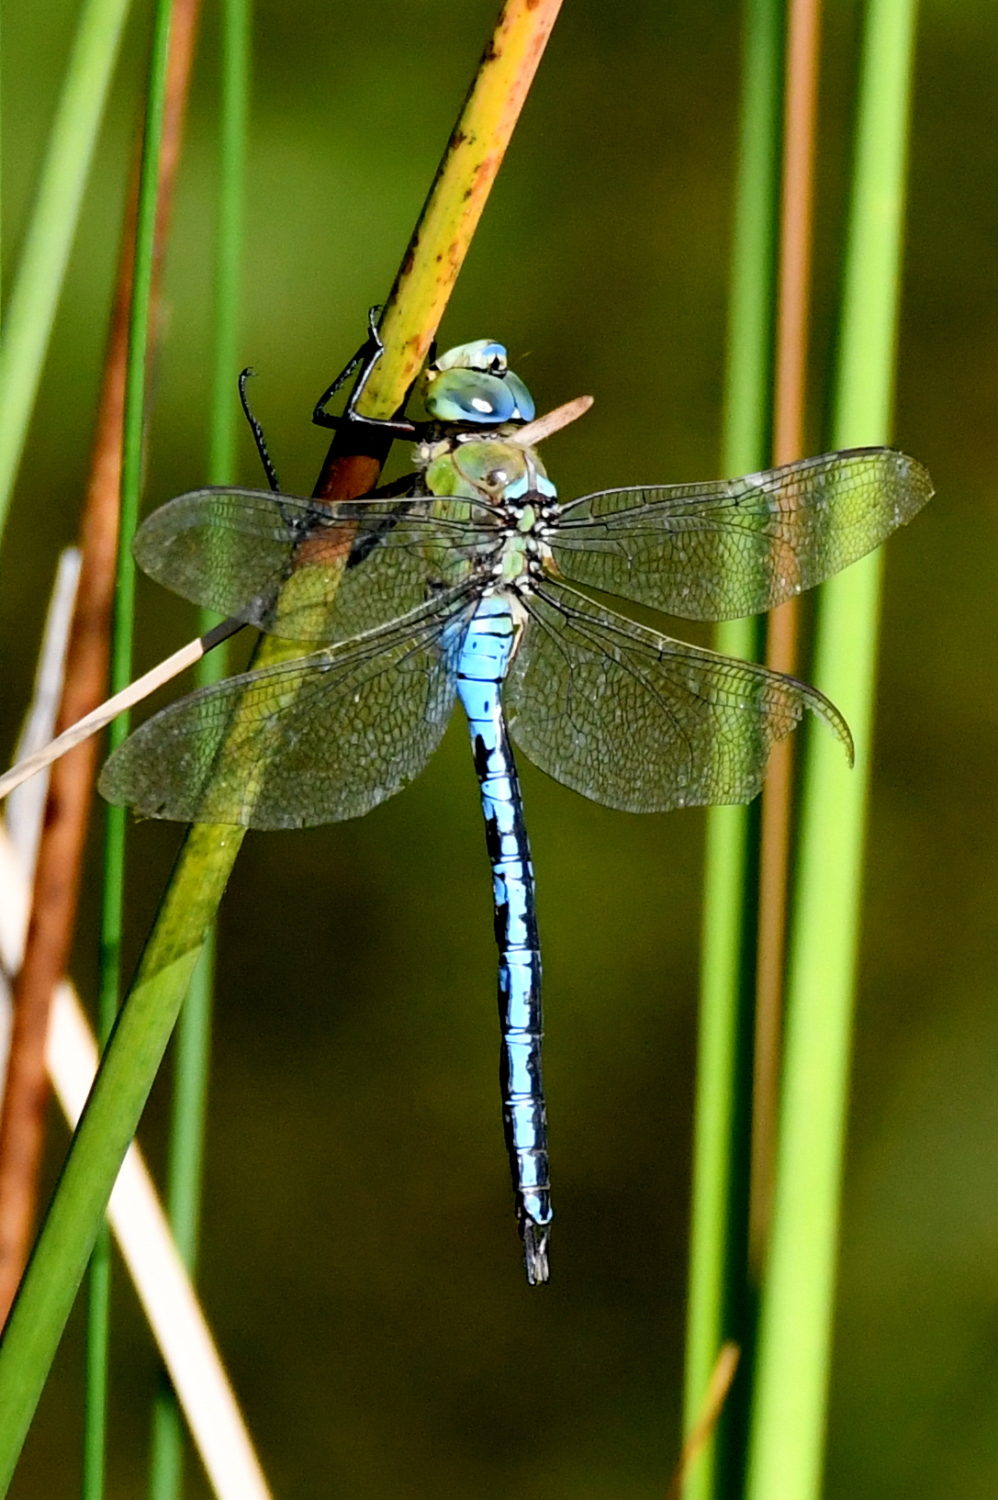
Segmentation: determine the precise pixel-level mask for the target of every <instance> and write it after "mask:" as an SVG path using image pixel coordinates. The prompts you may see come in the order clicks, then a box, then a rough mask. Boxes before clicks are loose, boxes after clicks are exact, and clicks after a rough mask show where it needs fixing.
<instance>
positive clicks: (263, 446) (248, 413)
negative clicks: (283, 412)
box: [239, 367, 281, 491]
mask: <svg viewBox="0 0 998 1500" xmlns="http://www.w3.org/2000/svg"><path fill="white" fill-rule="evenodd" d="M255 374H256V371H255V370H252V369H250V368H248V367H247V368H246V369H245V370H243V372H242V374H241V375H240V377H239V400H240V402H241V403H242V408H243V414H244V416H245V418H246V420H247V422H248V423H249V425H250V432H252V434H253V441H254V442H255V443H256V451H257V453H259V455H260V462H261V463H262V464H263V471H264V473H265V474H266V476H267V483H268V484H269V485H270V488H271V489H272V490H276V491H279V490H280V488H281V485H280V481H279V480H278V478H277V470H276V469H275V468H274V465H273V462H272V460H271V457H270V453H269V452H268V450H267V439H266V438H265V437H264V435H263V428H262V427H261V426H260V423H259V422H258V421H257V419H256V417H254V415H253V412H252V410H251V408H250V404H249V397H248V396H247V394H246V382H247V381H248V380H249V378H250V376H251V375H255Z"/></svg>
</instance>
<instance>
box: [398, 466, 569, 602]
mask: <svg viewBox="0 0 998 1500" xmlns="http://www.w3.org/2000/svg"><path fill="white" fill-rule="evenodd" d="M419 456H420V458H421V460H422V461H423V463H424V464H425V468H424V473H423V482H424V484H425V486H426V489H427V490H428V492H429V494H430V495H431V496H432V497H433V498H432V500H431V501H430V502H429V510H430V514H431V515H433V516H436V517H439V518H440V519H441V520H445V521H459V522H463V523H465V524H470V525H471V526H473V527H475V529H476V530H478V531H479V539H478V541H477V543H476V544H475V545H474V546H473V548H471V549H470V550H469V551H467V552H466V553H465V554H464V555H463V556H459V557H457V558H455V555H454V549H453V547H451V546H448V547H447V548H446V549H444V548H443V547H438V546H434V547H433V549H432V550H433V552H434V561H435V562H436V563H437V564H438V565H439V566H440V567H441V569H442V570H445V572H446V577H447V580H448V582H453V583H457V582H460V580H461V578H462V577H465V576H467V575H468V574H469V573H470V571H471V570H472V568H473V566H474V565H475V563H476V561H480V560H481V558H482V556H483V554H484V555H485V556H486V557H488V558H489V560H490V561H491V563H492V565H493V566H496V565H498V566H499V569H500V572H499V574H498V575H497V582H499V583H500V584H506V585H510V586H512V585H514V584H515V583H516V582H517V581H518V580H519V579H521V578H522V577H524V575H525V574H526V572H527V566H528V556H529V539H530V537H531V534H532V533H533V531H534V528H535V527H536V525H537V521H538V511H537V505H536V503H535V500H534V496H535V495H537V494H540V495H542V496H543V497H544V498H545V499H554V495H555V491H554V486H553V485H552V483H551V481H550V480H549V479H548V477H547V474H546V472H545V469H544V465H543V464H542V462H541V460H540V458H539V457H538V455H537V453H536V452H535V451H534V450H533V449H532V448H521V447H519V446H518V445H517V444H516V443H515V442H506V441H504V440H503V439H502V438H501V437H495V436H490V437H487V438H465V439H463V440H455V439H452V438H447V439H443V440H441V441H440V442H437V443H428V444H426V445H425V447H424V449H423V450H422V451H421V452H420V455H419Z"/></svg>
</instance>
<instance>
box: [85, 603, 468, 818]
mask: <svg viewBox="0 0 998 1500" xmlns="http://www.w3.org/2000/svg"><path fill="white" fill-rule="evenodd" d="M472 608H473V606H472V604H471V603H470V602H469V601H468V600H467V599H466V598H464V597H461V598H452V599H449V600H446V601H441V603H440V604H439V605H438V606H436V607H434V608H426V609H424V610H422V611H421V612H419V613H418V616H417V618H415V619H412V618H410V619H409V620H407V621H403V622H399V623H397V624H395V625H392V626H390V627H387V628H385V629H383V630H381V631H376V632H373V633H372V634H371V635H369V636H368V637H366V638H365V639H364V640H361V641H351V642H348V643H346V644H345V645H342V646H333V647H331V648H329V649H327V650H325V651H318V652H315V653H314V654H312V655H310V656H305V657H299V658H297V659H296V660H294V661H289V662H284V663H280V664H278V665H274V666H270V667H265V668H262V669H260V670H259V671H255V672H246V673H243V674H242V675H241V676H238V677H231V678H228V679H227V680H226V681H224V682H220V683H216V684H215V685H213V686H211V687H207V688H202V689H201V690H200V691H198V692H196V693H192V694H191V695H190V696H189V697H187V698H183V699H181V701H180V702H179V703H175V704H173V705H171V706H170V707H169V708H166V709H164V710H163V711H162V712H161V713H158V714H156V715H155V717H154V718H152V719H149V720H148V721H147V722H146V723H145V724H143V725H142V726H141V728H139V729H137V730H136V731H135V733H134V734H132V735H131V736H130V738H129V739H127V740H126V741H125V743H124V744H123V745H122V746H121V747H120V749H118V750H116V751H115V753H114V754H113V755H112V756H111V757H110V759H109V760H108V762H107V764H106V765H105V767H104V770H103V772H102V774H101V779H100V790H101V792H102V793H103V795H104V796H105V797H106V798H107V799H108V800H109V801H110V802H115V803H123V804H125V805H126V806H129V807H132V808H134V810H135V811H136V812H138V813H141V814H143V815H144V816H146V817H152V818H172V819H176V820H179V821H182V822H202V823H235V824H239V825H241V826H242V827H245V828H304V827H311V826H314V825H316V824H320V823H333V822H339V821H341V820H343V819H345V818H356V817H360V816H361V815H362V814H363V813H366V812H368V811H369V810H370V809H371V808H372V807H376V806H377V804H378V803H379V802H383V801H384V800H385V798H387V797H391V796H393V795H394V793H396V792H398V791H400V790H401V789H402V787H404V786H405V785H407V783H408V782H410V781H412V779H413V778H414V777H415V776H417V775H418V774H419V772H420V771H421V770H422V769H423V766H424V765H425V764H426V762H427V760H428V759H429V757H430V755H431V754H432V752H433V750H434V749H435V748H436V746H437V744H438V743H439V741H440V738H441V736H442V735H443V732H444V729H445V728H446V725H447V721H448V719H449V717H450V712H451V708H452V706H453V702H454V652H455V646H456V643H457V642H458V641H459V639H460V637H461V635H462V634H463V629H464V624H465V621H466V618H467V617H468V615H469V613H470V611H471V609H472Z"/></svg>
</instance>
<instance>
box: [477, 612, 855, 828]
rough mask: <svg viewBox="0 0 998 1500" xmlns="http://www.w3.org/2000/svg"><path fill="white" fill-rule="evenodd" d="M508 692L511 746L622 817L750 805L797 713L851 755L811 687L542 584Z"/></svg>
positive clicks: (840, 726)
mask: <svg viewBox="0 0 998 1500" xmlns="http://www.w3.org/2000/svg"><path fill="white" fill-rule="evenodd" d="M528 610H529V614H530V623H529V627H528V632H527V636H526V639H525V642H524V645H523V647H522V649H521V651H520V653H519V655H518V657H517V659H516V661H515V663H514V666H513V670H512V673H511V675H510V679H509V682H508V687H507V691H506V694H505V702H506V705H507V709H508V712H509V720H510V728H511V732H512V735H513V738H514V739H515V740H516V742H517V744H518V745H519V746H520V747H521V748H522V749H523V750H524V751H525V752H526V754H527V755H528V756H529V757H530V759H531V760H532V761H534V763H535V764H536V765H538V766H540V768H541V769H542V770H543V771H547V773H548V774H549V775H550V776H553V777H554V778H555V779H556V780H557V781H561V782H564V784H565V785H566V786H570V787H572V788H573V789H574V790H575V791H577V792H581V793H582V794H583V795H584V796H586V797H591V798H592V799H593V801H594V802H602V803H604V804H605V805H606V806H607V807H616V808H620V809H622V810H623V811H625V812H665V811H668V810H669V809H670V808H674V807H688V806H703V805H712V804H717V803H729V802H750V801H751V800H752V798H753V797H754V796H755V795H756V793H757V792H758V791H759V790H760V788H761V786H762V780H763V776H764V775H765V770H766V761H767V758H768V756H769V752H770V749H771V748H772V746H773V745H774V744H775V742H776V741H777V740H781V739H783V738H784V736H785V735H788V734H789V733H790V732H791V730H793V729H795V728H796V726H797V725H798V724H799V723H800V721H801V719H802V718H803V717H804V714H805V712H811V713H813V714H816V715H817V716H818V717H819V718H821V719H824V720H825V722H826V723H827V724H829V725H830V727H831V728H832V730H833V731H834V732H835V734H836V735H838V737H839V739H841V740H842V742H843V743H844V745H845V746H846V749H847V751H848V753H849V755H850V758H851V755H852V740H851V737H850V734H849V729H848V726H847V725H846V723H845V720H844V719H843V718H842V715H841V714H840V713H839V712H838V710H837V709H836V708H835V707H834V706H833V705H832V704H831V703H830V702H829V701H828V699H827V698H825V697H823V696H822V695H821V694H820V693H818V692H816V691H815V690H814V688H811V687H808V686H807V685H806V684H805V683H802V682H798V681H797V680H796V679H795V678H792V677H784V676H782V675H781V674H779V673H776V672H770V671H768V670H767V669H766V668H765V667H760V666H755V665H752V664H751V663H748V662H740V661H733V660H732V659H731V658H729V657H726V656H718V655H716V654H715V653H714V652H712V651H705V650H702V649H701V648H699V647H697V646H690V645H687V644H686V643H685V642H683V641H674V640H671V639H670V638H669V637H668V636H664V635H659V634H658V633H657V632H656V631H653V630H648V629H646V628H645V627H644V626H642V625H637V624H635V623H634V622H633V621H631V620H625V619H623V618H622V617H621V616H620V615H616V614H612V613H611V612H610V611H608V610H605V609H601V608H600V607H599V606H598V605H597V604H594V603H593V602H592V601H591V600H589V599H587V598H585V597H584V596H582V595H580V594H576V593H575V591H574V590H572V589H566V588H563V587H560V586H558V585H551V584H544V585H542V586H541V588H540V589H539V590H538V592H537V593H536V594H534V595H532V596H531V598H530V599H529V600H528Z"/></svg>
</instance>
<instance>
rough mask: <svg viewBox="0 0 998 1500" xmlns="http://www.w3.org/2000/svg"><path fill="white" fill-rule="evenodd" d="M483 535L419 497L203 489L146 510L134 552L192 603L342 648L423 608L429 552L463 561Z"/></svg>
mask: <svg viewBox="0 0 998 1500" xmlns="http://www.w3.org/2000/svg"><path fill="white" fill-rule="evenodd" d="M492 536H493V544H494V533H493V534H492ZM488 538H489V532H488V530H487V528H486V527H484V526H483V525H482V524H480V523H479V522H477V521H475V520H472V519H467V520H464V521H461V520H458V519H451V520H448V519H445V518H440V517H431V516H429V515H428V514H426V509H425V502H424V501H422V500H416V501H412V502H408V504H407V502H405V501H401V502H400V501H397V500H396V501H390V500H381V499H377V500H360V501H351V502H349V504H341V505H339V506H335V507H334V506H332V505H326V504H324V503H323V502H322V501H320V500H307V499H303V498H300V497H298V496H295V495H283V494H273V493H271V492H270V491H268V490H240V489H224V490H223V489H203V490H192V491H191V492H190V493H189V494H186V495H180V496H178V497H177V499H175V500H168V501H167V503H166V504H165V505H162V506H160V508H159V509H158V510H156V511H154V512H153V514H152V515H151V516H149V518H148V519H147V520H146V521H145V522H144V523H143V525H142V526H141V527H140V528H139V531H138V534H137V536H136V538H135V547H134V550H135V557H136V560H137V562H138V564H139V566H140V567H141V568H142V570H143V572H145V573H148V574H149V576H150V577H151V578H154V579H155V580H156V581H157V583H162V584H163V585H165V587H166V588H169V589H172V590H173V592H174V593H177V594H180V595H182V596H183V598H185V599H190V600H191V602H192V603H194V604H201V605H204V606H205V607H206V608H208V609H214V610H217V612H218V613H219V614H221V615H235V616H237V617H238V618H240V619H244V620H245V621H246V623H247V624H250V625H256V626H257V627H258V628H259V629H261V630H265V631H267V632H268V634H270V635H278V636H282V637H284V638H285V639H287V640H296V641H342V640H346V639H348V638H349V637H351V636H354V635H361V634H363V633H364V632H365V631H368V630H374V629H377V627H378V626H380V625H383V624H386V623H387V622H389V621H391V620H394V619H396V618H398V617H399V616H400V615H404V614H407V613H408V612H409V611H410V610H412V609H415V608H417V607H418V606H419V605H420V604H422V603H423V602H424V600H425V599H426V597H427V592H428V585H429V582H430V580H431V576H432V573H433V569H432V567H431V565H430V563H429V562H428V561H427V550H428V549H430V548H436V549H438V551H439V549H441V548H444V549H450V548H453V549H455V552H456V553H458V554H459V555H463V554H464V553H465V552H467V553H469V554H471V553H474V552H475V551H476V550H477V549H479V548H480V547H482V546H484V545H487V542H488Z"/></svg>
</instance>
